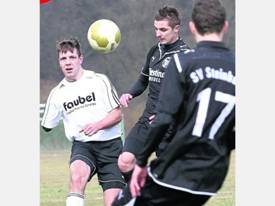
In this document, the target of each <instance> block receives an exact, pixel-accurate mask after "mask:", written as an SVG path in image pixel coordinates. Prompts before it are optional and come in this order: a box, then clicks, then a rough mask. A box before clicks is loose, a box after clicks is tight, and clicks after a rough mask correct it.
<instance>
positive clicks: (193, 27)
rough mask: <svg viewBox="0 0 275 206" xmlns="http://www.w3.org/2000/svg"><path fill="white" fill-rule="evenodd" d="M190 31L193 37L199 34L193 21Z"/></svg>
mask: <svg viewBox="0 0 275 206" xmlns="http://www.w3.org/2000/svg"><path fill="white" fill-rule="evenodd" d="M189 29H190V31H191V33H192V34H193V35H195V34H196V33H197V29H196V26H195V24H194V22H193V21H189Z"/></svg>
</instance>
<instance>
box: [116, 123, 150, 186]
mask: <svg viewBox="0 0 275 206" xmlns="http://www.w3.org/2000/svg"><path fill="white" fill-rule="evenodd" d="M147 124H148V123H146V122H144V121H143V122H141V121H139V122H137V123H136V124H135V126H134V127H133V128H132V129H131V131H130V133H129V134H128V136H127V138H126V139H125V143H124V146H123V152H122V154H121V155H120V156H119V159H118V167H119V169H120V171H121V172H122V173H123V175H124V178H125V180H126V182H129V181H130V179H131V175H132V172H133V170H134V166H135V163H136V158H135V156H136V154H138V152H139V151H140V150H141V149H142V148H143V145H144V141H145V140H144V139H143V136H144V135H143V134H144V133H145V132H146V131H147V129H148V125H147Z"/></svg>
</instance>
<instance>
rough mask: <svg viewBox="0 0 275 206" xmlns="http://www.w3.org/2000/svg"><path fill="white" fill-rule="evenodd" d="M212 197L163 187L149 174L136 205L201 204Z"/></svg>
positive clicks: (188, 205)
mask: <svg viewBox="0 0 275 206" xmlns="http://www.w3.org/2000/svg"><path fill="white" fill-rule="evenodd" d="M210 197H211V196H207V195H195V194H191V193H188V192H183V191H179V190H174V189H170V188H167V187H163V186H160V185H158V184H156V183H155V182H154V181H153V180H152V179H151V178H150V177H148V176H147V179H146V183H145V185H144V187H143V188H142V190H141V196H139V197H137V198H136V200H135V204H134V206H154V205H157V206H167V205H171V206H182V205H184V206H201V205H203V204H204V203H205V202H207V200H208V199H209V198H210Z"/></svg>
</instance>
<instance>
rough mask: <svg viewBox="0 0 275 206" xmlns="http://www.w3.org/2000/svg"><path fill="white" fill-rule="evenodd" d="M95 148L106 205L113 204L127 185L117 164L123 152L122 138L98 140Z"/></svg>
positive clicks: (98, 172) (99, 178)
mask: <svg viewBox="0 0 275 206" xmlns="http://www.w3.org/2000/svg"><path fill="white" fill-rule="evenodd" d="M93 149H94V151H95V152H96V154H97V155H96V161H97V165H98V169H97V174H98V181H99V184H100V185H101V187H102V189H103V200H104V206H111V203H112V202H113V200H114V198H115V197H116V196H117V195H118V193H119V191H121V190H122V188H124V187H125V185H126V183H125V180H124V178H123V176H122V173H121V172H120V170H119V168H118V164H117V161H118V157H119V155H120V154H121V152H122V140H121V138H116V139H113V140H109V141H104V142H97V143H96V144H94V147H93Z"/></svg>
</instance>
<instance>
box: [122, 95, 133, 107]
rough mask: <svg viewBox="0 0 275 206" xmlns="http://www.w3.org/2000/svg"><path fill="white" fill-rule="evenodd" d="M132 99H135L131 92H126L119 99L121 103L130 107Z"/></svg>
mask: <svg viewBox="0 0 275 206" xmlns="http://www.w3.org/2000/svg"><path fill="white" fill-rule="evenodd" d="M131 99H133V96H132V95H131V94H129V93H126V94H122V95H121V97H120V99H119V101H120V104H121V105H122V106H124V107H128V105H129V103H130V101H131Z"/></svg>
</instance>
